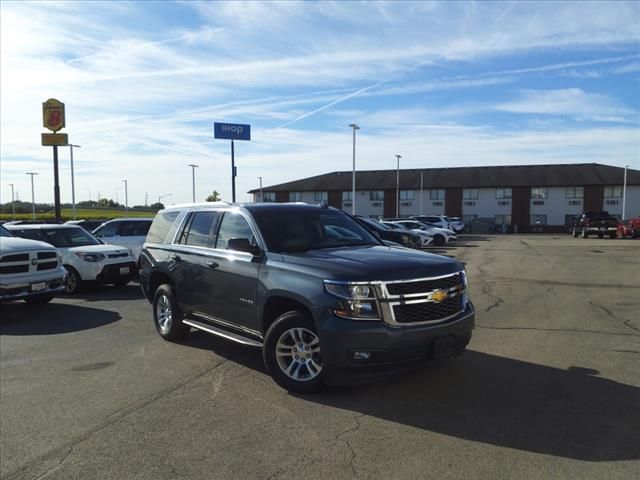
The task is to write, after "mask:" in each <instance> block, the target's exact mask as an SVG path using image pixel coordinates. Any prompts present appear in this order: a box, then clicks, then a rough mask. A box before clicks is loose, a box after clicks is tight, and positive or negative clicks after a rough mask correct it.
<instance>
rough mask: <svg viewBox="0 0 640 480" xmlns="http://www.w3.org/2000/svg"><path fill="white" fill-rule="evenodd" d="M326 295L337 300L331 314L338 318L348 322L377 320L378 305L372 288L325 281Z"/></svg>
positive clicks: (378, 317)
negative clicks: (348, 320) (346, 319)
mask: <svg viewBox="0 0 640 480" xmlns="http://www.w3.org/2000/svg"><path fill="white" fill-rule="evenodd" d="M324 288H325V290H326V291H327V293H330V294H331V295H333V296H334V297H337V298H338V305H337V307H336V308H334V310H333V313H335V314H336V315H337V316H338V317H341V318H348V319H350V320H379V319H380V315H379V313H378V304H377V302H376V295H375V290H374V288H373V286H371V285H364V284H360V285H350V284H348V283H336V282H332V281H330V280H325V282H324Z"/></svg>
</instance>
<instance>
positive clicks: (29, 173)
mask: <svg viewBox="0 0 640 480" xmlns="http://www.w3.org/2000/svg"><path fill="white" fill-rule="evenodd" d="M27 175H31V210H32V212H33V215H32V217H33V221H34V222H35V221H36V195H35V191H34V190H33V176H34V175H38V174H37V173H36V172H27Z"/></svg>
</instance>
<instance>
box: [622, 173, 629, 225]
mask: <svg viewBox="0 0 640 480" xmlns="http://www.w3.org/2000/svg"><path fill="white" fill-rule="evenodd" d="M627 168H629V165H625V166H624V183H623V184H622V220H623V221H624V219H625V214H626V213H627V212H626V210H627Z"/></svg>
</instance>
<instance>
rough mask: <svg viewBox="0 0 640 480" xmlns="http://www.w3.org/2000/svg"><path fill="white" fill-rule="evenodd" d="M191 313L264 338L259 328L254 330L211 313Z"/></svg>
mask: <svg viewBox="0 0 640 480" xmlns="http://www.w3.org/2000/svg"><path fill="white" fill-rule="evenodd" d="M191 315H194V316H196V317H200V318H202V319H203V320H205V321H207V322H212V323H217V324H219V325H222V326H225V327H228V328H233V329H236V330H240V331H242V332H245V333H248V334H250V335H253V336H254V337H258V338H260V339H262V333H260V332H258V331H257V330H253V329H251V328H247V327H243V326H241V325H238V324H235V323H233V322H227V321H226V320H221V319H219V318H216V317H212V316H210V315H207V314H206V313H201V312H191Z"/></svg>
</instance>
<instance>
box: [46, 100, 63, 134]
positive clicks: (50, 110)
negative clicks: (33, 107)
mask: <svg viewBox="0 0 640 480" xmlns="http://www.w3.org/2000/svg"><path fill="white" fill-rule="evenodd" d="M42 125H43V126H44V128H48V129H49V130H51V131H52V132H57V131H58V130H60V129H62V128H64V103H62V102H60V101H58V100H56V99H55V98H50V99H49V100H47V101H46V102H44V103H43V104H42Z"/></svg>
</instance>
